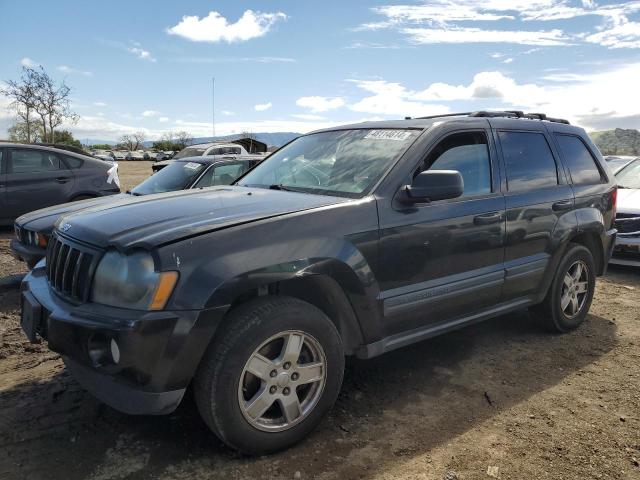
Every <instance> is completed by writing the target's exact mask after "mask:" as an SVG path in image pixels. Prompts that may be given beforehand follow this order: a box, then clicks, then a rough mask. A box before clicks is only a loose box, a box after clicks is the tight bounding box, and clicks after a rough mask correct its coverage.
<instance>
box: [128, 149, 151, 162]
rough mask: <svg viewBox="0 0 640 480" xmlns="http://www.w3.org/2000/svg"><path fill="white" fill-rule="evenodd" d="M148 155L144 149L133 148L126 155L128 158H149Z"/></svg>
mask: <svg viewBox="0 0 640 480" xmlns="http://www.w3.org/2000/svg"><path fill="white" fill-rule="evenodd" d="M147 158H148V155H146V156H145V152H144V151H143V150H131V151H130V152H128V155H127V156H126V160H147Z"/></svg>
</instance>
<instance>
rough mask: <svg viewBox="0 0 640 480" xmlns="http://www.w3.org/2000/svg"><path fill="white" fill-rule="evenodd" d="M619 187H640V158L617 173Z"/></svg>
mask: <svg viewBox="0 0 640 480" xmlns="http://www.w3.org/2000/svg"><path fill="white" fill-rule="evenodd" d="M616 180H618V187H620V188H638V189H640V160H634V161H633V162H631V163H630V164H629V165H627V166H626V167H624V168H623V169H622V170H620V171H619V172H618V173H616Z"/></svg>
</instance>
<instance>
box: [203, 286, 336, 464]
mask: <svg viewBox="0 0 640 480" xmlns="http://www.w3.org/2000/svg"><path fill="white" fill-rule="evenodd" d="M343 374H344V350H343V348H342V339H341V338H340V334H339V333H338V330H337V329H336V326H335V325H334V323H333V322H332V321H331V320H330V319H329V318H328V317H327V316H326V315H325V314H324V313H323V312H322V311H321V310H320V309H318V308H317V307H315V306H313V305H311V304H309V303H307V302H304V301H302V300H298V299H296V298H291V297H285V296H265V297H260V298H256V299H253V300H250V301H248V302H247V303H245V304H243V305H240V306H238V307H236V308H234V309H233V310H232V311H231V312H230V313H229V314H228V316H227V317H226V318H225V320H224V326H223V327H221V332H220V333H219V334H218V335H216V337H215V339H214V340H213V342H212V343H211V344H210V345H209V347H208V349H207V351H206V353H205V355H204V357H203V358H202V361H201V363H200V366H199V367H198V371H197V373H196V376H195V379H194V394H195V399H196V403H197V404H198V410H199V411H200V414H201V415H202V418H203V419H204V421H205V422H206V423H207V425H208V426H209V428H210V429H211V430H212V431H213V432H214V433H215V434H216V435H217V436H218V437H219V438H220V439H221V440H222V441H223V442H225V443H226V444H227V445H229V446H230V447H233V448H235V449H237V450H240V451H241V452H243V453H248V454H254V455H264V454H266V453H271V452H275V451H278V450H282V449H284V448H287V447H290V446H291V445H294V444H296V443H298V442H299V441H301V440H302V439H303V438H304V437H306V436H307V435H308V434H309V433H311V431H312V430H313V429H314V428H315V427H316V426H317V425H318V424H319V423H320V422H321V421H322V419H323V418H324V416H325V415H326V414H327V412H328V411H329V410H330V409H331V407H332V406H333V404H334V402H335V401H336V398H337V397H338V393H339V391H340V386H341V384H342V377H343Z"/></svg>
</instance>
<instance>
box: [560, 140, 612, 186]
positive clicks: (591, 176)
mask: <svg viewBox="0 0 640 480" xmlns="http://www.w3.org/2000/svg"><path fill="white" fill-rule="evenodd" d="M556 139H557V140H558V144H559V145H560V150H561V151H562V157H563V159H564V162H565V164H566V165H567V167H569V172H570V173H571V180H572V181H573V183H574V184H576V185H593V184H596V183H600V182H601V181H602V176H601V175H600V170H598V167H597V165H596V162H595V160H594V159H593V156H592V155H591V152H589V150H588V149H587V147H586V146H585V144H584V143H583V142H582V140H580V139H579V138H578V137H575V136H573V135H560V134H556Z"/></svg>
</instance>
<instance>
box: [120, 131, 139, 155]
mask: <svg viewBox="0 0 640 480" xmlns="http://www.w3.org/2000/svg"><path fill="white" fill-rule="evenodd" d="M118 145H120V146H122V147H123V148H124V149H126V150H129V151H131V150H135V148H134V147H135V146H136V145H137V141H136V140H135V139H134V138H133V135H128V134H125V135H122V136H121V137H120V141H119V142H118Z"/></svg>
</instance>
